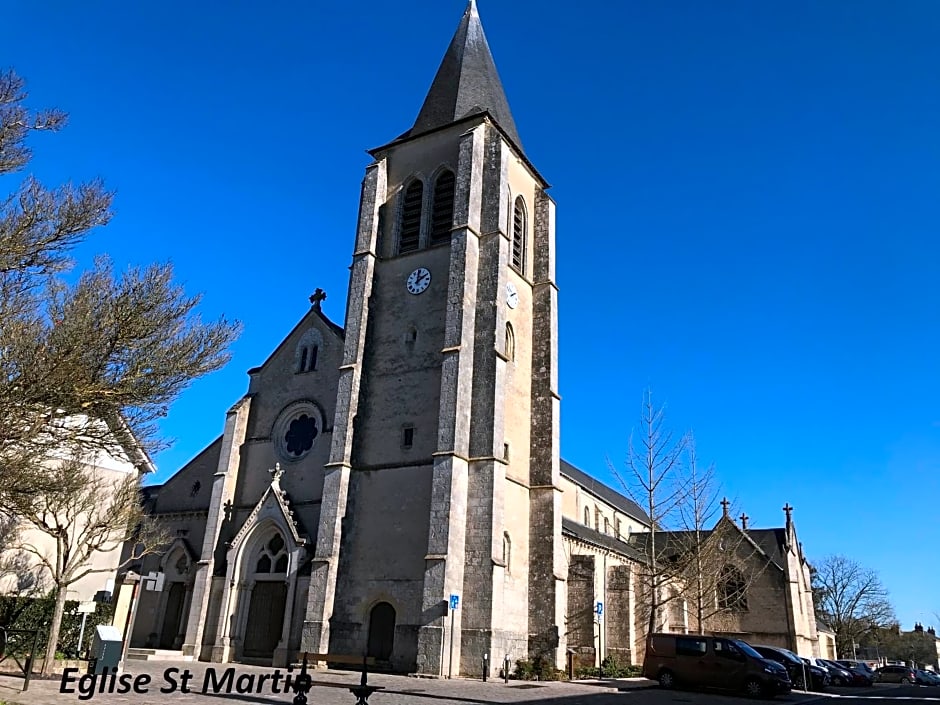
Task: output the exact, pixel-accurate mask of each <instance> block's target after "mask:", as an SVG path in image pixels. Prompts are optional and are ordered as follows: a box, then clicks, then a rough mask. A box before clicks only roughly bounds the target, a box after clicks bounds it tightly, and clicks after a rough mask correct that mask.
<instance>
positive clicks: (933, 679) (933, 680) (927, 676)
mask: <svg viewBox="0 0 940 705" xmlns="http://www.w3.org/2000/svg"><path fill="white" fill-rule="evenodd" d="M914 676H915V677H916V678H917V680H916V681H915V682H916V683H917V684H918V685H940V676H938V675H937V674H936V673H934V672H933V671H924V670H920V671H914Z"/></svg>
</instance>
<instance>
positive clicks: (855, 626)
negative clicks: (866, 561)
mask: <svg viewBox="0 0 940 705" xmlns="http://www.w3.org/2000/svg"><path fill="white" fill-rule="evenodd" d="M812 577H813V594H814V597H815V599H816V609H817V611H818V612H819V615H820V616H821V617H822V618H823V619H824V620H825V621H826V622H827V623H828V624H829V626H830V627H831V628H832V630H833V631H834V632H835V635H836V648H837V649H838V651H839V653H840V654H848V653H851V652H852V645H853V644H855V643H856V642H858V640H859V639H860V638H861V636H862V635H863V634H865V633H866V631H868V630H870V629H872V628H878V627H885V626H887V625H889V624H891V623H892V622H893V621H895V616H894V608H893V606H892V605H891V602H890V601H889V599H888V591H887V589H886V588H885V587H884V585H883V584H882V583H881V578H880V577H879V576H878V573H877V572H876V571H874V570H869V569H868V568H864V567H863V566H862V565H861V564H859V563H858V562H856V561H854V560H851V559H849V558H846V557H845V556H839V555H834V556H827V557H826V558H824V559H823V560H821V561H819V562H817V563H815V564H814V565H813V568H812Z"/></svg>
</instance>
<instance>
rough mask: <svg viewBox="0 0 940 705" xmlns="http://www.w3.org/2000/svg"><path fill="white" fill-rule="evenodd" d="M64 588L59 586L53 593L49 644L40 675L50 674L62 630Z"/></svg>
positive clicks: (65, 594) (65, 592)
mask: <svg viewBox="0 0 940 705" xmlns="http://www.w3.org/2000/svg"><path fill="white" fill-rule="evenodd" d="M65 588H66V586H65V585H62V586H60V587H59V588H58V589H57V590H56V593H55V609H54V610H53V611H52V623H51V624H50V625H49V642H48V643H47V644H46V658H45V660H43V663H42V674H43V675H44V676H45V675H48V674H49V673H51V672H52V665H53V664H54V663H55V653H56V646H58V642H59V630H60V629H61V628H62V615H63V614H64V613H65V598H66V596H67V591H66V589H65Z"/></svg>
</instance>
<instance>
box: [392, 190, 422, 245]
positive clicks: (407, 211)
mask: <svg viewBox="0 0 940 705" xmlns="http://www.w3.org/2000/svg"><path fill="white" fill-rule="evenodd" d="M423 200H424V184H423V183H421V181H419V180H415V181H412V182H411V184H409V186H408V188H406V189H405V194H404V196H403V197H402V204H401V231H400V233H399V236H398V254H400V255H401V254H404V253H406V252H413V251H415V250H417V249H418V247H419V245H420V243H421V202H422V201H423Z"/></svg>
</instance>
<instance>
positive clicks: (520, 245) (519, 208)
mask: <svg viewBox="0 0 940 705" xmlns="http://www.w3.org/2000/svg"><path fill="white" fill-rule="evenodd" d="M527 233H528V223H527V216H526V210H525V200H524V199H523V198H522V196H517V197H516V202H515V205H513V208H512V266H513V267H514V268H515V269H516V270H518V272H519V273H520V274H525V256H526V234H527Z"/></svg>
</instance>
